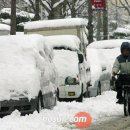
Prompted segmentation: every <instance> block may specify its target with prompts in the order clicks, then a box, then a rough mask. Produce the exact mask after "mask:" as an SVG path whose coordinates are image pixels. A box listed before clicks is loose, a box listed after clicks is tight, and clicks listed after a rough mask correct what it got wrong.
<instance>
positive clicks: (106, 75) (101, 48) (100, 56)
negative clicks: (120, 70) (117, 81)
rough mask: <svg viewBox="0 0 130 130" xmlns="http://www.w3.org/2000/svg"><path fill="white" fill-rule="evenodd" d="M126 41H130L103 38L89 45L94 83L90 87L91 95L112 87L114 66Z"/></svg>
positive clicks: (88, 52)
mask: <svg viewBox="0 0 130 130" xmlns="http://www.w3.org/2000/svg"><path fill="white" fill-rule="evenodd" d="M124 41H128V42H130V40H125V39H115V40H102V41H95V42H93V43H92V44H90V45H89V46H88V48H87V59H88V60H89V62H90V69H91V83H92V87H90V88H89V92H90V96H96V95H98V94H101V92H103V91H106V90H109V89H110V87H111V86H110V81H111V71H112V66H113V63H114V61H115V59H116V57H117V56H118V55H119V54H120V46H121V44H122V42H124Z"/></svg>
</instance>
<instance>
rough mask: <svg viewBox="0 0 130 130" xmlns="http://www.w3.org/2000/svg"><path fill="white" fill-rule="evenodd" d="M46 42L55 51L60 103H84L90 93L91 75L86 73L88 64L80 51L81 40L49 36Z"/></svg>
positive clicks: (70, 36)
mask: <svg viewBox="0 0 130 130" xmlns="http://www.w3.org/2000/svg"><path fill="white" fill-rule="evenodd" d="M45 41H46V44H48V46H49V47H52V48H53V50H54V59H53V62H54V64H55V66H56V68H57V70H58V75H59V87H58V89H57V96H58V99H59V101H61V100H65V99H69V100H71V99H72V100H73V99H76V100H77V101H80V102H82V100H83V97H84V96H86V95H87V92H88V91H87V90H88V84H89V82H90V73H89V71H87V72H88V73H87V72H86V70H87V68H86V66H87V63H86V60H85V58H84V56H83V54H82V52H81V51H80V44H81V43H80V40H79V38H78V37H77V36H72V35H62V36H48V37H46V40H45ZM88 68H89V66H88Z"/></svg>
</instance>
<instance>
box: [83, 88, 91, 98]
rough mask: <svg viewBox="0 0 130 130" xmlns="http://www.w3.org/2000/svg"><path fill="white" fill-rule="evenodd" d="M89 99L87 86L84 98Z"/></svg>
mask: <svg viewBox="0 0 130 130" xmlns="http://www.w3.org/2000/svg"><path fill="white" fill-rule="evenodd" d="M89 97H90V92H89V91H88V86H87V87H86V92H85V94H84V98H89Z"/></svg>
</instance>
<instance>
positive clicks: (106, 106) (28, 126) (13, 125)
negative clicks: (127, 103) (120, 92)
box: [0, 91, 123, 130]
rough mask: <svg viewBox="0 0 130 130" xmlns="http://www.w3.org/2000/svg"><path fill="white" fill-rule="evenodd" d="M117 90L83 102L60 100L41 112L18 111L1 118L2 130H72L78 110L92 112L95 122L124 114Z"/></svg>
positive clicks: (0, 127) (0, 126) (0, 128)
mask: <svg viewBox="0 0 130 130" xmlns="http://www.w3.org/2000/svg"><path fill="white" fill-rule="evenodd" d="M116 101H117V99H116V92H113V91H108V92H104V93H103V94H102V95H101V96H97V97H93V98H87V99H84V102H83V103H78V102H70V103H68V102H58V104H57V106H56V107H55V108H54V109H53V110H46V109H44V110H42V111H41V112H40V114H38V113H37V112H34V113H33V114H30V115H26V116H20V113H19V112H18V111H14V112H13V113H12V114H11V115H9V116H6V117H4V118H2V119H0V130H70V129H76V127H75V125H74V124H73V122H71V120H72V119H73V117H74V116H75V114H76V113H78V112H87V113H90V114H91V116H92V118H93V123H95V122H97V121H99V120H102V119H103V118H106V117H108V118H109V117H116V116H120V115H123V106H122V105H118V104H116Z"/></svg>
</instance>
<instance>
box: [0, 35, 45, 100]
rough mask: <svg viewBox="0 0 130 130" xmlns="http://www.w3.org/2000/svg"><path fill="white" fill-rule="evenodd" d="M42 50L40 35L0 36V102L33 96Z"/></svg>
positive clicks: (41, 59)
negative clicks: (20, 96)
mask: <svg viewBox="0 0 130 130" xmlns="http://www.w3.org/2000/svg"><path fill="white" fill-rule="evenodd" d="M43 48H44V37H43V36H40V35H20V36H19V35H18V36H1V37H0V101H1V100H9V99H13V98H19V95H23V96H25V97H28V98H29V99H30V98H34V97H35V96H37V94H38V92H39V90H40V76H41V71H43V70H44V68H43V66H44V62H45V60H44V58H43V57H41V55H40V54H39V51H41V52H42V51H43ZM43 53H44V52H43Z"/></svg>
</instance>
